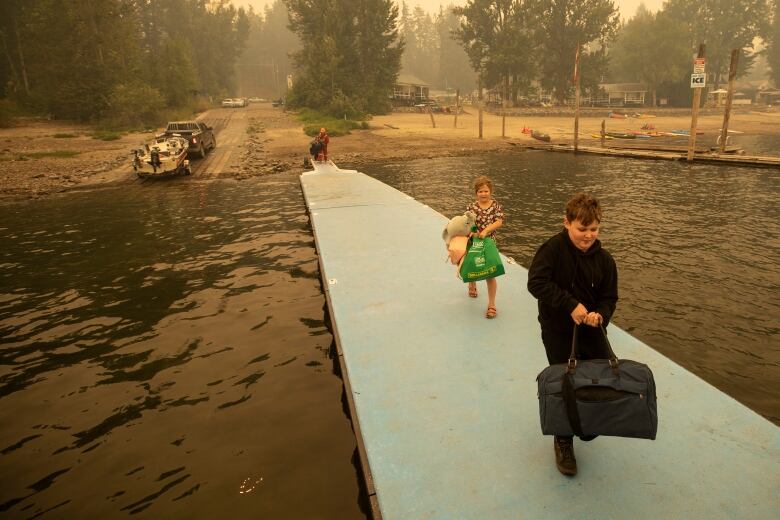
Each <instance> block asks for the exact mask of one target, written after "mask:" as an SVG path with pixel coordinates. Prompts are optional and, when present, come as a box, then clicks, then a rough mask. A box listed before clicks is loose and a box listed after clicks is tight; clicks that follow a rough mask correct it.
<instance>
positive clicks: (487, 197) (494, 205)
mask: <svg viewBox="0 0 780 520" xmlns="http://www.w3.org/2000/svg"><path fill="white" fill-rule="evenodd" d="M473 188H474V193H475V194H476V197H477V200H475V201H474V202H472V203H471V204H469V205H468V206H467V207H466V211H473V212H474V213H475V214H476V215H477V232H476V233H475V235H478V236H479V238H485V237H490V238H492V239H493V240H494V241H495V242H496V245H498V240H497V236H496V230H497V229H498V228H500V227H501V226H503V225H504V209H503V208H502V207H501V204H499V203H498V201H496V200H495V199H494V198H493V182H492V181H491V180H490V179H488V178H487V177H485V176H484V175H483V176H481V177H477V178H476V179H474V183H473ZM485 282H486V283H487V291H488V306H487V311H486V312H485V317H486V318H488V319H491V320H492V319H493V318H495V317H496V316H497V315H498V311H497V310H496V291H497V290H498V282H496V279H495V278H489V279H487V280H485ZM469 296H470V297H472V298H476V297H477V283H476V282H469Z"/></svg>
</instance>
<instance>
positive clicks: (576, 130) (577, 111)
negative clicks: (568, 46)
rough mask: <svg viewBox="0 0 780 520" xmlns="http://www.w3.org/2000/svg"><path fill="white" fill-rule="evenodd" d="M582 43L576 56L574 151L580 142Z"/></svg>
mask: <svg viewBox="0 0 780 520" xmlns="http://www.w3.org/2000/svg"><path fill="white" fill-rule="evenodd" d="M579 69H580V44H579V43H577V54H576V55H575V56H574V77H573V78H572V79H573V81H574V153H577V151H578V149H579V144H580V71H579Z"/></svg>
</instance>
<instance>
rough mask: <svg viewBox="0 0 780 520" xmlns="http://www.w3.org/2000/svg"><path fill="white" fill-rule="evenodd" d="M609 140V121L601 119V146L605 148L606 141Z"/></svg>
mask: <svg viewBox="0 0 780 520" xmlns="http://www.w3.org/2000/svg"><path fill="white" fill-rule="evenodd" d="M606 140H607V123H606V122H605V121H604V120H603V119H602V120H601V147H602V148H604V141H606Z"/></svg>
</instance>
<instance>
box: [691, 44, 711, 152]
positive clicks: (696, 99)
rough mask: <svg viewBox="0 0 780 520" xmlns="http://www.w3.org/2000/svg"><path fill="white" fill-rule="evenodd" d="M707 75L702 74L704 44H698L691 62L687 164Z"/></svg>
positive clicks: (693, 146) (694, 139) (693, 141)
mask: <svg viewBox="0 0 780 520" xmlns="http://www.w3.org/2000/svg"><path fill="white" fill-rule="evenodd" d="M706 82H707V74H706V73H705V72H704V44H703V43H700V44H699V52H698V54H697V55H696V59H694V61H693V74H691V88H692V89H693V106H692V107H691V133H690V135H689V136H688V157H687V159H688V162H691V161H693V152H694V149H695V148H696V121H697V120H698V118H699V104H700V103H701V91H702V89H703V88H704V86H705V85H706Z"/></svg>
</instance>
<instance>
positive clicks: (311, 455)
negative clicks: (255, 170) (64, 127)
mask: <svg viewBox="0 0 780 520" xmlns="http://www.w3.org/2000/svg"><path fill="white" fill-rule="evenodd" d="M0 243H2V244H3V247H2V249H1V250H0V266H2V270H0V337H2V338H3V340H2V346H1V347H0V407H1V408H0V409H2V412H0V417H1V420H0V461H2V468H3V471H2V472H1V473H0V512H7V513H9V514H11V515H13V516H14V517H19V518H28V517H36V516H40V515H45V516H49V517H53V518H106V517H114V516H117V515H118V513H120V512H122V513H125V514H131V515H135V514H138V513H141V515H139V516H144V517H147V518H173V517H188V516H192V515H193V513H194V512H197V516H199V517H203V518H216V517H218V516H220V517H221V516H226V517H231V518H314V517H325V518H364V515H363V514H362V513H361V511H360V508H359V507H358V481H357V478H356V470H355V468H354V467H353V465H352V462H351V458H352V455H353V452H354V450H355V441H354V436H353V434H352V431H351V428H350V424H349V420H348V418H347V417H346V416H345V415H344V414H343V412H342V405H341V391H342V389H341V381H340V379H339V378H338V377H336V376H334V375H333V373H332V363H331V361H330V360H329V359H328V349H329V346H330V343H331V341H332V336H331V335H330V333H329V332H328V330H327V328H326V326H325V323H324V309H323V305H324V298H323V296H322V293H321V289H320V283H319V271H318V266H317V260H316V254H315V251H314V244H313V239H312V236H311V232H310V229H309V223H308V218H307V217H306V215H305V212H304V208H303V202H302V197H301V193H300V188H299V184H298V179H297V177H296V176H293V175H289V176H274V177H272V178H265V179H263V180H262V181H258V182H253V183H241V184H237V183H226V182H217V183H198V182H187V183H174V182H172V183H146V184H145V185H143V186H140V187H132V188H129V187H123V188H121V189H117V188H112V189H103V190H98V191H92V192H87V193H80V194H70V195H67V196H63V197H60V198H56V199H52V200H48V201H40V202H36V203H34V204H13V205H8V206H5V207H0Z"/></svg>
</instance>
